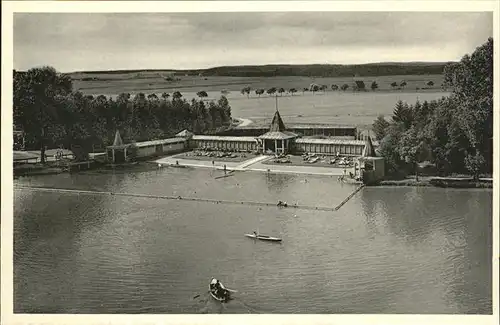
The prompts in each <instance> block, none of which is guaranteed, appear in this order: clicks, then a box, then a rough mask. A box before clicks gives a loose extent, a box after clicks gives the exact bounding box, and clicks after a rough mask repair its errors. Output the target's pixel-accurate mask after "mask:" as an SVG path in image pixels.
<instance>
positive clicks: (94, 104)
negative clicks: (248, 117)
mask: <svg viewBox="0 0 500 325" xmlns="http://www.w3.org/2000/svg"><path fill="white" fill-rule="evenodd" d="M169 97H170V95H169V94H167V93H164V94H162V96H161V98H159V97H158V96H157V95H156V94H150V95H147V96H146V95H145V94H143V93H139V94H137V95H135V96H133V97H132V96H131V95H130V94H125V93H123V94H120V95H118V96H117V97H116V99H113V98H108V97H106V96H103V95H99V96H86V95H83V94H82V93H81V92H78V91H73V89H72V81H71V79H70V78H69V77H67V76H65V75H61V74H59V73H57V71H56V70H55V69H54V68H52V67H44V68H35V69H30V70H28V71H27V72H15V71H14V125H15V126H16V128H21V129H22V130H23V131H24V133H25V145H26V148H31V149H34V148H41V151H42V152H41V153H42V159H43V158H44V151H45V147H59V146H60V145H63V146H64V147H66V148H70V147H71V146H72V145H79V146H81V147H83V148H85V149H87V150H90V148H92V146H93V145H96V144H98V145H102V146H105V145H109V144H111V143H112V141H113V137H114V133H115V132H116V130H120V132H121V134H122V136H123V137H124V139H126V141H127V140H128V141H144V140H153V139H158V138H163V137H168V136H171V135H173V134H175V133H177V132H179V131H181V130H183V129H189V130H192V131H194V132H196V133H211V132H212V131H216V130H217V129H219V128H223V127H225V126H227V125H228V124H230V122H231V107H230V106H229V102H228V100H227V98H226V97H224V96H221V98H220V99H219V100H218V101H217V102H213V101H211V102H209V103H205V102H203V101H202V100H195V99H193V100H192V101H191V102H188V101H186V100H185V99H183V98H182V94H181V93H180V92H178V91H177V92H174V93H173V94H172V96H171V99H169Z"/></svg>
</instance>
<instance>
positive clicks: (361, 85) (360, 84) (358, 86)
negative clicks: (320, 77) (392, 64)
mask: <svg viewBox="0 0 500 325" xmlns="http://www.w3.org/2000/svg"><path fill="white" fill-rule="evenodd" d="M426 85H427V86H428V87H432V86H434V82H433V81H432V80H431V81H428V82H427V83H426ZM390 86H391V88H393V89H402V88H405V87H406V86H407V83H406V81H404V80H403V81H401V82H400V83H398V82H395V81H394V82H392V83H391V84H390ZM328 88H330V89H331V90H332V91H337V90H342V91H347V90H348V89H352V90H353V91H367V86H366V84H365V82H364V81H363V80H356V81H355V82H354V83H353V84H351V85H349V84H347V83H344V84H342V85H336V84H333V85H331V86H330V87H328V86H327V85H319V84H314V83H313V84H311V85H309V87H304V88H302V94H304V93H305V92H312V93H315V92H318V91H323V92H325V91H327V90H328ZM378 88H379V85H378V83H377V82H376V81H373V82H372V83H371V84H370V89H371V90H372V91H375V90H377V89H378ZM252 91H253V92H254V93H255V95H257V96H259V97H260V96H261V95H263V94H268V95H270V96H272V95H275V94H279V95H281V96H282V95H283V94H284V93H288V94H291V95H292V96H293V94H295V93H296V92H298V90H297V88H289V89H285V88H283V87H280V88H278V87H271V88H268V89H264V88H257V89H254V90H253V89H252V87H250V86H246V87H243V88H242V89H241V91H240V92H241V94H243V95H246V96H247V97H250V94H251V93H252ZM200 94H201V95H200ZM198 96H199V97H200V98H202V97H206V96H207V93H206V92H205V91H201V92H198Z"/></svg>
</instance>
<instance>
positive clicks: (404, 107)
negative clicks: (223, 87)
mask: <svg viewBox="0 0 500 325" xmlns="http://www.w3.org/2000/svg"><path fill="white" fill-rule="evenodd" d="M392 120H393V122H394V123H402V124H403V126H404V128H405V130H407V129H409V128H410V127H411V125H412V123H413V115H412V110H411V109H410V107H409V106H408V104H407V103H403V102H402V101H401V100H399V101H398V102H397V103H396V107H395V108H394V111H393V113H392Z"/></svg>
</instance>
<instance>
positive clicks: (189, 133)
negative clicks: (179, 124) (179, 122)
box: [175, 130, 194, 138]
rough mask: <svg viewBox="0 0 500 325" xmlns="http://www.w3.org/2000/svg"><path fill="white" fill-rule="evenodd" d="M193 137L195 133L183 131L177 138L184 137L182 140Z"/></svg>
mask: <svg viewBox="0 0 500 325" xmlns="http://www.w3.org/2000/svg"><path fill="white" fill-rule="evenodd" d="M193 135H194V133H193V132H191V131H189V130H182V131H181V132H179V133H177V134H176V135H175V136H176V137H182V138H189V137H192V136H193Z"/></svg>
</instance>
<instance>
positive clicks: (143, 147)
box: [107, 133, 376, 163]
mask: <svg viewBox="0 0 500 325" xmlns="http://www.w3.org/2000/svg"><path fill="white" fill-rule="evenodd" d="M118 136H119V133H118ZM374 145H375V147H376V144H374ZM261 146H262V144H261V142H260V141H259V140H258V139H257V138H254V137H221V136H210V135H193V136H192V137H190V138H184V137H175V138H169V139H163V140H154V141H145V142H137V143H133V144H126V145H125V144H122V145H112V146H109V147H107V157H108V161H112V162H114V163H121V162H125V161H127V157H129V158H130V157H132V156H133V157H135V158H147V157H155V156H163V155H169V154H174V153H178V152H182V151H186V150H191V149H203V148H216V149H219V150H230V151H247V152H256V151H257V152H261V151H262V150H261V149H262V147H261ZM364 148H365V141H362V140H342V139H312V138H299V139H295V141H294V143H293V144H291V146H290V147H288V149H289V150H288V151H287V152H289V153H294V154H302V153H305V152H308V153H317V154H324V155H336V154H337V153H338V154H340V155H342V156H354V157H356V156H361V155H362V153H363V149H364ZM134 151H135V153H133V152H134ZM280 151H281V150H280Z"/></svg>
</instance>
